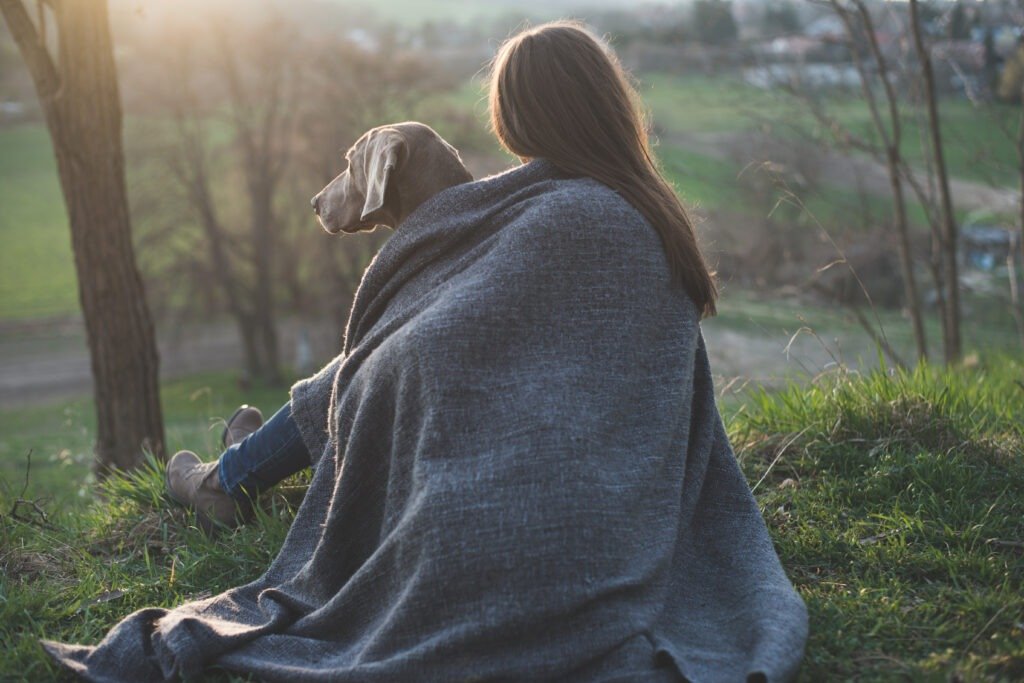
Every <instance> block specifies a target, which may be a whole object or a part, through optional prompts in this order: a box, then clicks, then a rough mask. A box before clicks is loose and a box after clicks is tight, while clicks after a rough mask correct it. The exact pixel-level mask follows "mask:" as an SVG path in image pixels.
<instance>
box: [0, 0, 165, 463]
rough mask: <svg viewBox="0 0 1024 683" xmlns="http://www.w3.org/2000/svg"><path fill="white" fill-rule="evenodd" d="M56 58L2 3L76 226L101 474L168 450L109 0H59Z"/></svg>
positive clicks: (17, 4) (14, 2) (17, 11)
mask: <svg viewBox="0 0 1024 683" xmlns="http://www.w3.org/2000/svg"><path fill="white" fill-rule="evenodd" d="M50 6H51V7H53V8H54V13H55V16H56V24H57V36H58V41H59V46H58V49H59V64H57V65H55V64H54V63H53V61H52V58H51V57H50V54H49V51H48V50H47V49H46V46H45V44H44V43H43V42H42V41H43V40H45V35H42V36H41V35H40V34H38V33H37V32H36V31H35V29H34V27H33V25H32V23H31V21H30V20H29V19H28V15H27V13H26V12H25V8H24V6H23V5H22V4H21V0H0V10H2V11H3V15H4V18H5V19H6V21H7V25H8V27H9V28H10V29H11V34H12V35H13V36H14V38H15V40H16V41H17V43H18V47H19V49H20V50H21V53H22V55H23V56H24V58H25V61H26V63H27V64H28V65H29V69H30V71H31V72H32V76H33V80H34V82H35V86H36V90H37V92H38V94H39V99H40V102H41V103H42V106H43V111H44V113H45V116H46V124H47V127H48V128H49V131H50V138H51V140H52V143H53V150H54V154H55V156H56V158H57V170H58V174H59V176H60V183H61V189H62V191H63V194H64V201H65V203H66V205H67V209H68V217H69V219H70V224H71V244H72V247H73V249H74V260H75V269H76V271H77V274H78V290H79V300H80V302H81V306H82V314H83V316H84V318H85V326H86V333H87V335H88V340H89V353H90V360H91V362H92V374H93V380H94V384H95V389H94V396H95V403H96V423H97V440H96V459H95V463H94V469H95V471H96V473H97V476H99V477H101V478H102V477H104V476H106V475H107V474H108V473H109V472H110V471H111V470H113V469H121V470H128V469H131V468H133V467H135V466H136V465H138V464H139V463H140V462H141V461H142V455H143V450H144V449H145V450H148V451H150V452H152V453H153V454H154V455H156V456H157V457H163V456H164V455H165V454H164V447H163V443H164V432H163V416H162V413H161V409H160V395H159V384H158V358H157V350H156V339H155V334H154V331H153V324H152V321H151V319H150V315H149V308H148V306H147V304H146V297H145V292H144V291H143V286H142V278H141V277H140V275H139V271H138V269H137V267H136V264H135V254H134V250H133V247H132V239H131V220H130V218H129V215H128V202H127V191H126V186H125V174H124V151H123V148H122V138H121V125H122V122H121V103H120V95H119V93H118V87H117V72H116V69H115V66H114V58H113V45H112V42H111V37H110V29H109V25H108V19H107V6H106V2H105V0H70V1H65V2H53V3H50Z"/></svg>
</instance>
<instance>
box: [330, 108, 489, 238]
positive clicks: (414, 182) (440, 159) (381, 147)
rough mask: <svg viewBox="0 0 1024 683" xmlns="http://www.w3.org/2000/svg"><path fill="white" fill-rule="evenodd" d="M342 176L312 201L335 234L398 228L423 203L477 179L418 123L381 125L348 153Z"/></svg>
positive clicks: (441, 140)
mask: <svg viewBox="0 0 1024 683" xmlns="http://www.w3.org/2000/svg"><path fill="white" fill-rule="evenodd" d="M345 159H346V160H347V161H348V168H346V169H345V170H344V171H343V172H342V173H341V174H340V175H338V176H337V177H336V178H334V180H332V181H331V182H330V183H328V184H327V186H326V187H325V188H324V189H322V190H320V192H318V193H317V195H316V196H315V197H313V199H312V200H311V202H310V203H311V204H312V205H313V211H314V212H315V213H316V215H317V218H318V219H319V221H320V225H321V226H323V228H324V230H326V231H327V232H329V233H331V234H332V235H335V234H338V233H339V232H340V233H347V234H352V233H357V232H361V231H365V230H373V229H374V228H375V227H377V226H378V225H383V226H386V227H389V228H391V229H396V228H397V227H398V226H399V225H401V223H402V221H404V220H405V218H406V217H407V216H408V215H409V214H411V213H412V212H413V211H414V210H416V208H417V207H418V206H419V205H420V204H422V203H423V202H424V201H426V200H427V199H429V198H430V197H433V196H434V195H435V194H437V193H438V192H440V191H441V190H444V189H446V188H449V187H452V186H454V185H460V184H462V183H466V182H469V181H471V180H473V176H472V174H470V172H469V171H467V170H466V167H465V166H464V165H463V163H462V159H461V158H460V157H459V152H458V150H456V149H455V148H454V147H452V146H451V145H450V144H448V143H447V142H446V141H445V140H444V138H442V137H441V136H440V135H438V134H437V133H436V132H435V131H434V129H433V128H431V127H430V126H428V125H426V124H423V123H419V122H416V121H406V122H404V123H394V124H390V125H386V126H378V127H377V128H373V129H371V130H369V131H367V132H366V133H364V134H363V135H362V136H360V138H359V139H358V140H356V142H355V144H354V145H352V147H351V148H349V150H348V151H347V152H346V153H345Z"/></svg>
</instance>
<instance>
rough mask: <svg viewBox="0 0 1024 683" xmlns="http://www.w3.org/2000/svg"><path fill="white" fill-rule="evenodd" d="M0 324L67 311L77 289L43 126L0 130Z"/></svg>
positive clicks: (53, 164) (72, 305)
mask: <svg viewBox="0 0 1024 683" xmlns="http://www.w3.org/2000/svg"><path fill="white" fill-rule="evenodd" d="M0 244H3V248H2V249H0V320H9V319H12V318H13V319H19V318H33V317H38V316H46V315H54V314H62V313H72V312H74V311H77V310H78V285H77V284H76V279H75V270H74V263H73V261H72V257H71V237H70V235H69V234H68V227H67V213H66V212H65V209H64V200H63V198H62V197H61V193H60V185H59V183H58V181H57V172H56V162H55V161H54V159H53V153H52V151H51V150H50V140H49V137H48V134H47V132H46V128H45V127H44V126H43V125H41V124H24V125H19V126H14V127H10V128H0Z"/></svg>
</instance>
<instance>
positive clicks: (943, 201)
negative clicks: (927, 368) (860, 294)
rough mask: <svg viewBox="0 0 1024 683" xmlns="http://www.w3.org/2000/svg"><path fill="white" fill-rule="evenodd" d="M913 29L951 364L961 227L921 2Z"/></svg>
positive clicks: (956, 338) (913, 5)
mask: <svg viewBox="0 0 1024 683" xmlns="http://www.w3.org/2000/svg"><path fill="white" fill-rule="evenodd" d="M910 28H911V31H912V32H913V34H914V48H915V50H916V51H917V58H918V60H919V61H920V62H921V75H922V77H923V80H924V95H925V102H926V104H927V106H928V128H929V131H928V132H929V135H930V136H931V146H932V153H933V154H934V155H935V175H936V178H937V181H938V186H939V199H940V208H941V211H942V218H941V228H942V229H941V236H942V243H941V249H942V253H941V259H942V271H943V281H944V283H945V286H946V311H945V313H946V314H945V315H944V316H943V321H942V333H943V334H942V338H943V342H944V349H945V356H946V362H947V363H954V362H956V361H958V360H959V359H960V356H961V353H962V350H961V344H960V279H959V275H958V273H957V262H956V253H957V227H956V215H955V214H954V213H953V200H952V197H951V195H950V192H949V173H948V171H947V170H946V158H945V155H944V154H943V151H942V131H941V129H940V126H939V110H938V105H937V103H936V100H935V74H934V72H933V71H932V60H931V56H930V55H929V54H928V48H927V47H926V46H925V44H924V40H923V38H922V37H921V19H920V16H919V13H918V0H910Z"/></svg>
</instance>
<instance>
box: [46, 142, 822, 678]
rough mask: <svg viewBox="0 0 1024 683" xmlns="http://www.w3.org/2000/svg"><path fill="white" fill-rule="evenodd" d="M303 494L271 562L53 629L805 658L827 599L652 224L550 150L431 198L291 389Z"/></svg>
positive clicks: (277, 664)
mask: <svg viewBox="0 0 1024 683" xmlns="http://www.w3.org/2000/svg"><path fill="white" fill-rule="evenodd" d="M291 402H292V415H293V417H294V419H295V420H296V423H297V424H298V425H299V428H300V431H301V432H302V435H303V439H304V441H305V442H306V445H307V446H308V447H309V449H310V452H311V453H312V454H313V460H314V467H315V471H314V474H313V479H312V483H311V485H310V488H309V491H308V492H307V494H306V498H305V500H304V501H303V503H302V505H301V507H300V508H299V510H298V513H297V516H296V519H295V521H294V522H293V524H292V527H291V529H290V531H289V533H288V536H287V538H286V539H285V542H284V545H283V547H282V548H281V551H280V553H279V554H278V556H277V558H276V559H275V560H274V562H273V563H272V564H271V566H270V568H269V569H268V570H267V572H266V574H265V575H264V576H262V577H260V578H259V579H257V580H256V581H254V582H252V583H250V584H248V585H245V586H241V587H239V588H235V589H232V590H230V591H227V592H226V593H223V594H221V595H217V596H214V597H211V598H208V599H206V600H202V601H198V602H192V603H187V604H185V605H182V606H180V607H178V608H175V609H173V610H162V609H147V610H142V611H139V612H136V613H135V614H132V615H129V616H128V617H126V618H125V619H124V620H123V621H122V622H121V623H120V624H118V625H117V626H116V627H115V628H114V629H113V630H112V631H111V632H110V633H109V634H108V636H107V637H106V638H105V639H104V640H103V642H101V643H100V644H99V645H97V646H93V647H90V646H73V645H64V644H60V643H54V642H45V643H44V646H45V647H46V648H47V650H48V652H49V653H50V654H51V655H52V656H53V657H54V658H55V659H56V660H57V661H58V662H60V663H62V664H63V665H64V666H66V667H67V668H68V669H70V670H72V671H75V672H76V673H78V674H79V675H81V676H82V677H84V678H86V679H89V680H94V681H139V680H174V679H175V678H176V677H179V676H180V677H186V678H187V677H191V676H196V675H198V674H200V673H201V672H202V671H203V670H204V669H205V668H206V667H210V666H217V667H223V668H226V669H228V670H232V671H237V672H248V673H252V674H254V675H256V676H257V677H258V678H260V679H263V680H280V681H296V680H302V681H320V680H322V681H328V680H329V681H341V682H344V681H360V682H366V681H369V682H373V681H402V680H415V681H460V680H499V679H500V680H523V681H525V680H530V681H533V680H571V681H611V680H622V681H673V680H675V681H678V680H684V677H685V679H688V680H691V681H742V680H746V679H747V678H748V677H750V676H755V677H760V675H763V676H764V678H765V679H766V680H768V681H776V680H786V679H788V678H790V677H792V675H793V674H794V673H795V671H796V669H797V667H798V665H799V662H800V659H801V657H802V655H803V647H804V642H805V639H806V635H807V615H806V610H805V607H804V605H803V602H802V601H801V599H800V598H799V596H798V595H797V594H796V592H795V591H794V589H793V587H792V585H791V584H790V582H789V581H788V579H787V578H786V575H785V573H784V572H783V569H782V566H781V564H780V562H779V560H778V557H777V555H776V553H775V551H774V548H773V547H772V544H771V540H770V538H769V536H768V532H767V529H766V527H765V525H764V522H763V519H762V517H761V514H760V511H759V510H758V507H757V505H756V503H755V501H754V498H753V496H752V495H751V493H750V490H749V487H748V486H747V483H746V481H745V480H744V478H743V476H742V474H741V472H740V470H739V467H738V465H737V463H736V460H735V458H734V456H733V453H732V450H731V448H730V446H729V442H728V438H727V436H726V434H725V430H724V427H723V425H722V421H721V418H720V416H719V413H718V410H717V407H716V405H715V394H714V387H713V385H712V380H711V374H710V368H709V366H708V360H707V353H706V350H705V348H704V340H703V337H702V336H701V333H700V327H699V315H698V311H697V310H696V307H695V306H694V305H693V303H692V302H691V301H690V300H689V298H688V297H687V296H686V295H685V293H684V292H683V291H682V289H681V288H680V286H679V285H678V284H676V283H674V282H673V281H672V279H671V277H670V275H669V269H668V265H667V263H666V260H665V256H664V253H663V250H662V247H661V244H660V241H659V239H658V236H657V233H656V232H655V231H654V229H653V228H652V227H651V226H650V225H649V224H648V223H647V222H646V221H645V220H644V219H643V217H642V216H641V215H640V214H639V213H638V212H637V211H636V210H635V209H633V207H631V206H630V205H629V204H628V203H627V202H626V201H624V200H623V199H622V198H621V197H619V196H618V195H617V194H616V193H614V192H613V191H611V190H609V189H608V188H606V187H604V186H603V185H600V184H599V183H597V182H595V181H593V180H590V179H585V178H571V177H566V176H565V175H563V174H562V173H561V172H559V171H558V170H557V169H556V168H555V167H554V166H553V165H552V164H550V163H549V162H547V161H545V160H535V161H532V162H530V163H528V164H525V165H524V166H521V167H518V168H516V169H513V170H512V171H509V172H506V173H504V174H501V175H498V176H494V177H491V178H486V179H484V180H481V181H477V182H472V183H467V184H464V185H459V186H456V187H453V188H450V189H448V190H445V191H444V192H442V193H440V194H439V195H437V196H435V197H433V198H432V199H430V200H428V201H427V202H426V203H425V204H424V205H422V206H421V207H419V208H418V209H417V210H416V212H415V213H413V214H412V215H411V216H410V217H409V218H408V219H407V220H406V221H405V223H403V224H402V226H401V227H400V229H399V230H398V231H396V232H395V234H394V235H393V236H392V237H391V238H390V239H389V241H388V242H387V243H386V244H385V245H384V247H383V248H382V249H381V251H380V252H379V253H378V255H377V256H376V257H375V259H374V260H373V262H372V263H371V264H370V266H369V267H368V268H367V271H366V273H365V274H364V276H363V280H362V282H361V284H360V287H359V290H358V292H357V294H356V297H355V301H354V303H353V306H352V311H351V314H350V318H349V322H348V326H347V330H346V335H345V341H344V346H343V349H342V353H341V355H339V356H338V358H336V359H335V360H334V361H332V362H331V363H330V364H329V365H328V366H327V367H325V368H324V369H323V370H322V371H321V372H319V373H318V374H317V375H316V376H314V377H312V378H310V379H308V380H305V381H303V382H300V383H298V384H297V385H296V386H295V387H293V389H292V398H291Z"/></svg>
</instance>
